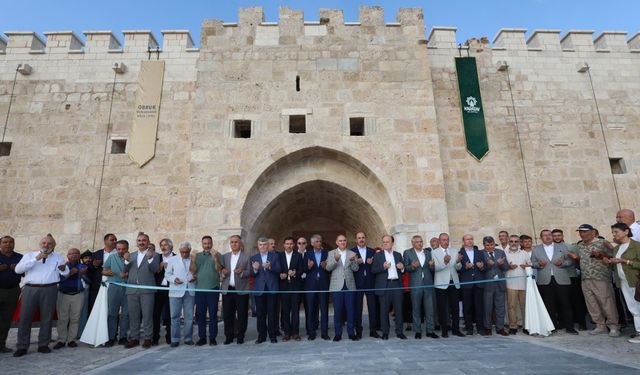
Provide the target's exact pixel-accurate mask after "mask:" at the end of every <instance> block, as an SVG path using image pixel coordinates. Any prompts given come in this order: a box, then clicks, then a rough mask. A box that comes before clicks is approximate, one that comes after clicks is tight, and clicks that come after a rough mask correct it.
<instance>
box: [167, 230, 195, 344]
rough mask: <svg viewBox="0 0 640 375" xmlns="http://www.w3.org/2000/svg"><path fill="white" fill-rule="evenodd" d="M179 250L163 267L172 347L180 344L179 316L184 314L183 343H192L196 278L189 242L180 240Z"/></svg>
mask: <svg viewBox="0 0 640 375" xmlns="http://www.w3.org/2000/svg"><path fill="white" fill-rule="evenodd" d="M172 245H173V244H172ZM160 246H162V242H161V243H160ZM172 247H173V246H172ZM179 251H180V256H179V257H177V256H174V257H169V258H168V259H167V265H166V266H165V268H164V277H165V279H166V280H167V282H168V283H169V305H170V310H171V347H172V348H175V347H177V346H178V345H179V344H180V316H184V344H185V345H193V304H194V300H195V295H196V293H195V292H194V291H193V289H194V288H195V281H196V280H195V277H194V276H193V274H192V273H191V267H190V266H191V257H190V254H191V244H190V243H189V242H186V241H185V242H182V243H181V244H180V248H179Z"/></svg>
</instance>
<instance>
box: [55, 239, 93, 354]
mask: <svg viewBox="0 0 640 375" xmlns="http://www.w3.org/2000/svg"><path fill="white" fill-rule="evenodd" d="M67 260H68V261H67V268H68V269H69V274H68V275H67V276H62V277H60V283H59V284H58V302H57V309H58V326H57V328H58V342H57V343H56V344H55V345H54V346H53V348H54V349H60V348H63V347H64V346H65V345H68V346H69V347H70V348H75V347H77V346H78V344H77V343H76V342H75V339H76V337H77V335H78V322H79V321H80V312H82V304H83V302H84V296H83V291H84V289H85V284H84V282H83V280H82V278H83V277H85V275H86V274H87V269H88V267H87V266H86V265H85V264H83V263H81V262H80V250H78V249H76V248H72V249H69V251H68V252H67Z"/></svg>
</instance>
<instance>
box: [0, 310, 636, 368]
mask: <svg viewBox="0 0 640 375" xmlns="http://www.w3.org/2000/svg"><path fill="white" fill-rule="evenodd" d="M220 328H222V327H220ZM16 331H17V330H16V329H15V328H12V329H11V331H10V335H9V342H8V345H9V346H10V347H14V346H15V337H16ZM331 331H332V330H331ZM331 331H330V333H331ZM626 333H629V332H626ZM32 335H33V340H34V341H35V340H37V329H34V330H33V333H32ZM53 335H54V337H55V335H56V333H55V329H54V333H53ZM256 336H257V334H256V332H255V319H250V322H249V332H248V335H247V341H246V343H245V344H244V345H237V344H235V343H234V344H231V345H226V346H225V345H221V341H222V340H223V338H222V337H221V336H218V341H219V342H220V344H218V346H216V347H209V346H205V347H188V346H184V345H181V346H180V347H178V348H175V349H171V348H170V347H169V346H168V345H160V346H157V347H153V348H151V349H148V350H144V349H142V348H140V347H138V348H135V349H130V350H127V349H124V348H123V347H122V346H117V347H113V348H92V347H89V346H87V345H85V344H80V347H78V348H77V349H69V348H63V349H61V350H60V351H55V352H54V353H52V354H40V353H36V352H35V349H36V347H35V345H32V346H31V348H30V352H29V354H27V355H26V356H24V357H22V358H13V357H12V356H11V354H2V355H0V361H1V363H2V371H1V372H2V374H3V375H13V374H20V375H24V374H38V375H39V374H65V375H71V374H80V373H82V374H86V375H93V374H130V373H135V374H158V373H161V374H163V375H172V374H189V373H191V374H211V373H227V374H284V373H294V372H296V373H298V372H305V373H311V374H316V373H317V374H321V373H322V374H325V373H329V374H333V373H347V374H349V373H356V372H357V373H384V374H415V373H422V372H424V371H425V370H427V371H429V372H435V373H443V374H488V373H489V374H507V373H508V374H514V373H516V374H536V375H541V374H554V375H555V374H581V375H587V374H603V373H612V374H616V375H617V374H637V373H639V372H640V345H638V344H630V343H628V342H627V339H626V337H619V338H610V337H608V336H606V335H599V336H595V337H594V336H589V335H588V334H587V333H586V332H580V335H579V336H571V335H566V334H563V333H559V334H555V335H553V336H551V337H547V338H542V337H533V336H525V335H523V334H518V335H515V336H509V337H500V336H495V335H494V336H491V337H482V336H478V335H475V336H473V337H466V338H458V337H450V338H447V339H442V338H440V339H438V340H434V339H422V340H415V339H413V333H412V332H407V336H409V340H404V341H403V340H399V339H397V338H395V337H392V338H391V339H390V340H389V341H382V340H377V339H371V338H368V337H365V338H364V340H362V341H359V342H351V341H350V340H346V341H344V340H343V341H342V342H339V343H334V342H327V341H323V340H321V339H316V340H315V341H306V340H303V341H301V342H286V343H285V342H278V343H277V344H270V343H268V342H267V343H263V344H260V345H256V344H254V340H255V338H256Z"/></svg>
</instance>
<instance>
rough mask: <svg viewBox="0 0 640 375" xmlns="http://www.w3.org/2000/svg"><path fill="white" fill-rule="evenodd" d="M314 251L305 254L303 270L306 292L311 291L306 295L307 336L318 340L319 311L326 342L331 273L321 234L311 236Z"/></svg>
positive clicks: (327, 338) (321, 330)
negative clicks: (327, 268)
mask: <svg viewBox="0 0 640 375" xmlns="http://www.w3.org/2000/svg"><path fill="white" fill-rule="evenodd" d="M311 246H312V249H311V250H309V251H307V252H306V253H305V254H304V259H303V260H302V268H303V269H304V273H303V275H304V276H303V278H304V279H305V281H304V290H306V291H311V292H312V293H307V294H306V295H305V298H306V304H307V313H308V314H306V318H307V335H308V336H309V340H311V341H312V340H315V339H316V332H317V330H318V311H319V312H320V333H321V337H322V339H324V340H330V339H331V338H330V337H329V305H328V299H329V298H328V293H324V291H328V290H329V273H328V272H327V270H326V267H327V256H328V252H327V251H326V250H324V249H323V248H322V237H321V236H320V235H319V234H314V235H313V236H311Z"/></svg>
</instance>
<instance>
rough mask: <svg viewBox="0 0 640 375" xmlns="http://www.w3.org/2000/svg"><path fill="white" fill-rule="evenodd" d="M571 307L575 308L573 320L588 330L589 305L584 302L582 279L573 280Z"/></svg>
mask: <svg viewBox="0 0 640 375" xmlns="http://www.w3.org/2000/svg"><path fill="white" fill-rule="evenodd" d="M571 305H572V306H573V320H574V321H575V322H576V323H578V324H579V325H580V327H581V328H586V325H587V319H586V317H587V303H586V302H585V301H584V293H582V280H581V279H580V277H579V276H578V277H572V278H571Z"/></svg>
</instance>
